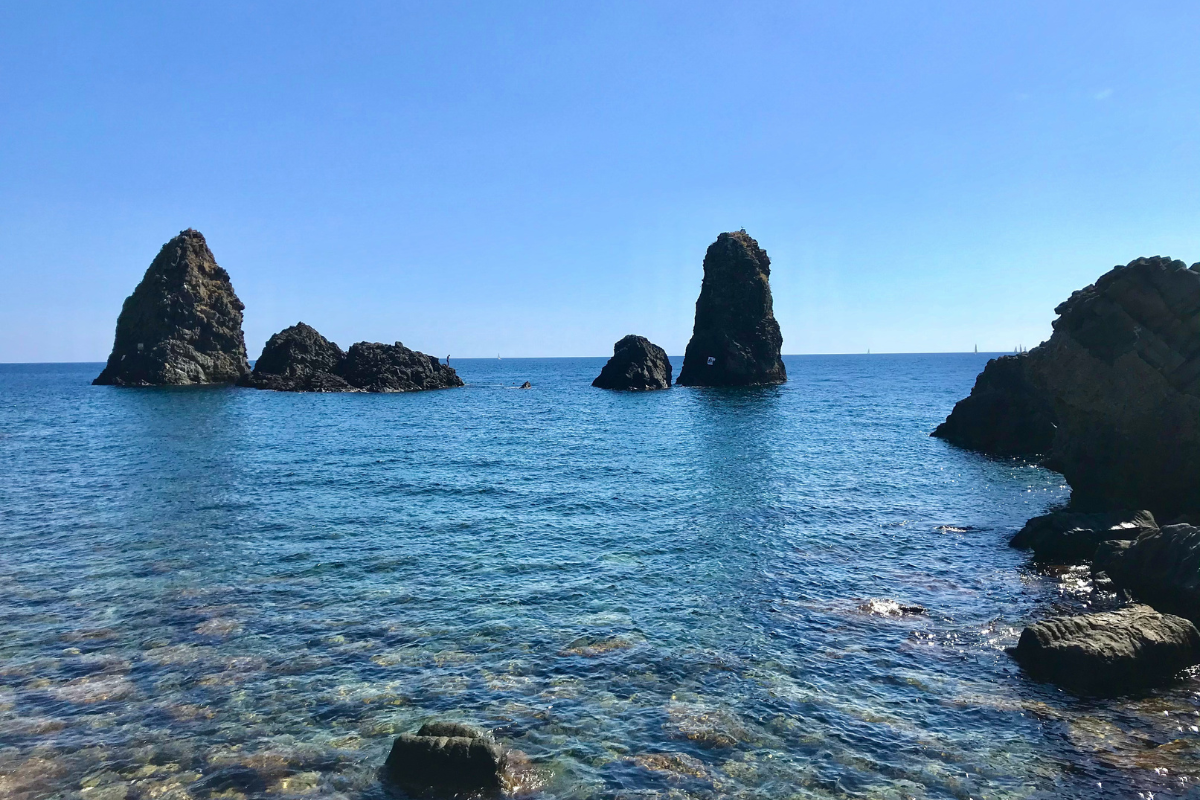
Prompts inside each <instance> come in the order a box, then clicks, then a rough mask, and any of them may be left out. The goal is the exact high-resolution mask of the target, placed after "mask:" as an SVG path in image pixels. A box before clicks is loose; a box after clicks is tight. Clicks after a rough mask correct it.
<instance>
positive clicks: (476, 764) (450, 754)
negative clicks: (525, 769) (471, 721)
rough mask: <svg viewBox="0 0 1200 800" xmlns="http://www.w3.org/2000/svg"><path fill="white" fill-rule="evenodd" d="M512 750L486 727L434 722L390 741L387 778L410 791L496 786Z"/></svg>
mask: <svg viewBox="0 0 1200 800" xmlns="http://www.w3.org/2000/svg"><path fill="white" fill-rule="evenodd" d="M507 763H508V754H507V752H506V751H505V749H504V748H503V747H501V746H500V745H499V744H497V743H496V741H495V740H494V739H493V738H492V737H491V735H490V734H488V733H487V732H486V731H483V730H480V729H479V728H475V727H473V726H470V725H463V724H461V723H447V722H434V723H427V724H425V725H423V726H421V729H420V730H419V731H417V733H416V734H415V735H414V734H410V733H405V734H401V735H400V736H398V737H396V739H395V741H394V742H392V750H391V752H390V753H389V754H388V757H387V762H386V763H385V764H384V768H383V769H384V776H385V777H386V779H387V780H388V781H389V782H391V783H393V784H395V785H397V786H400V787H403V788H407V789H410V790H417V791H420V790H428V789H444V790H459V791H498V790H499V789H501V788H502V786H503V782H504V773H505V769H506V767H507Z"/></svg>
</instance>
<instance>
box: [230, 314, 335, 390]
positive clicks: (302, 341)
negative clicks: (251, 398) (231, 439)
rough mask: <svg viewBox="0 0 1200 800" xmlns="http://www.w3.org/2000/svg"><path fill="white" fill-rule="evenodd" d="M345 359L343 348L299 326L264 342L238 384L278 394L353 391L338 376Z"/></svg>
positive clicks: (281, 332) (301, 325)
mask: <svg viewBox="0 0 1200 800" xmlns="http://www.w3.org/2000/svg"><path fill="white" fill-rule="evenodd" d="M345 358H346V354H345V353H343V352H342V348H340V347H338V346H337V345H336V344H334V343H333V342H331V341H329V340H328V339H326V338H325V337H324V336H322V335H321V334H319V333H317V331H316V329H314V328H313V327H311V326H309V325H305V324H304V323H303V322H298V323H296V324H295V325H293V326H292V327H290V328H284V329H283V330H282V331H280V332H279V333H277V334H275V335H274V336H272V337H271V338H270V339H268V340H267V345H266V347H264V348H263V351H262V355H261V356H259V357H258V360H257V361H255V362H254V371H253V372H251V373H250V374H249V375H247V376H246V377H245V378H243V379H242V380H241V384H242V385H243V386H250V387H253V388H255V389H274V390H275V391H278V392H346V391H355V389H354V387H353V386H351V385H350V384H349V383H347V382H346V379H345V378H343V377H342V376H341V375H339V374H338V370H340V369H341V365H342V362H343V361H344V360H345Z"/></svg>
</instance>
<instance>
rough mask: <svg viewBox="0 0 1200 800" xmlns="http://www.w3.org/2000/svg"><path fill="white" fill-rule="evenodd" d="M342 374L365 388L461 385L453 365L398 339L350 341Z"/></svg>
mask: <svg viewBox="0 0 1200 800" xmlns="http://www.w3.org/2000/svg"><path fill="white" fill-rule="evenodd" d="M341 375H342V377H344V378H345V379H346V381H347V382H348V383H349V384H350V385H351V386H356V387H358V388H360V389H362V390H363V391H366V392H419V391H422V390H424V389H448V388H450V387H452V386H462V385H463V382H462V379H461V378H459V377H458V373H457V372H455V371H454V370H453V368H451V367H448V366H446V365H445V364H443V363H441V362H440V361H438V360H437V358H435V357H434V356H427V355H425V354H424V353H418V352H417V351H416V350H409V349H408V348H407V347H405V346H404V345H402V344H401V343H400V342H396V343H395V344H379V343H377V342H376V343H372V342H359V343H358V344H352V345H350V349H349V350H348V351H347V352H346V360H345V361H344V362H343V363H342V369H341Z"/></svg>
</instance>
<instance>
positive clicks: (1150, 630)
mask: <svg viewBox="0 0 1200 800" xmlns="http://www.w3.org/2000/svg"><path fill="white" fill-rule="evenodd" d="M1013 656H1014V657H1015V658H1016V659H1017V661H1018V662H1019V663H1020V664H1021V666H1022V667H1023V668H1025V669H1026V670H1027V671H1028V672H1029V673H1030V675H1032V676H1033V677H1035V678H1038V679H1042V680H1049V681H1052V682H1054V683H1059V684H1062V685H1064V686H1068V687H1070V688H1072V689H1076V690H1079V691H1083V692H1091V693H1102V694H1107V693H1112V692H1120V691H1124V690H1127V689H1132V688H1136V687H1139V686H1144V685H1147V684H1153V683H1158V682H1161V681H1164V680H1166V679H1169V678H1170V677H1172V676H1173V675H1175V674H1176V673H1178V672H1179V671H1181V670H1183V669H1186V668H1188V667H1190V666H1192V665H1194V664H1197V663H1200V632H1197V630H1196V626H1195V625H1193V624H1192V623H1191V622H1189V621H1188V620H1186V619H1184V618H1182V617H1176V616H1172V615H1169V614H1160V613H1159V612H1157V611H1155V610H1154V609H1152V608H1150V607H1149V606H1145V605H1135V606H1128V607H1126V608H1122V609H1120V610H1118V611H1107V612H1103V613H1100V614H1084V615H1081V616H1076V617H1053V618H1051V619H1048V620H1044V621H1042V622H1038V623H1035V624H1033V625H1030V626H1029V627H1028V628H1026V629H1025V630H1024V631H1023V632H1022V633H1021V639H1020V641H1019V642H1018V643H1017V646H1016V648H1015V649H1014V650H1013Z"/></svg>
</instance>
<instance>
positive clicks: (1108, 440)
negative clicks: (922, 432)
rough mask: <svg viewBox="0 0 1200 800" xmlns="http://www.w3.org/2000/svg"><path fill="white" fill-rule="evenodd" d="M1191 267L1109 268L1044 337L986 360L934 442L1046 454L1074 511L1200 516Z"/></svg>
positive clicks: (1156, 262)
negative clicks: (1012, 354) (1066, 487)
mask: <svg viewBox="0 0 1200 800" xmlns="http://www.w3.org/2000/svg"><path fill="white" fill-rule="evenodd" d="M1198 270H1200V265H1194V266H1192V267H1191V268H1190V269H1189V268H1188V267H1187V266H1186V265H1185V264H1184V263H1183V262H1182V261H1173V260H1171V259H1169V258H1162V257H1154V258H1139V259H1137V260H1136V261H1132V262H1130V263H1129V264H1128V265H1127V266H1123V267H1120V266H1119V267H1115V268H1114V269H1113V270H1111V271H1110V272H1108V273H1106V274H1105V275H1103V276H1102V277H1101V278H1100V279H1099V280H1097V281H1096V283H1095V284H1094V285H1092V286H1088V287H1087V288H1085V289H1083V290H1081V291H1078V292H1075V293H1074V294H1072V295H1071V297H1070V298H1069V299H1068V300H1067V301H1066V302H1064V303H1062V304H1061V305H1059V306H1058V308H1057V309H1055V310H1056V312H1057V313H1058V314H1059V318H1058V319H1057V320H1055V322H1054V334H1053V335H1052V336H1051V337H1050V339H1049V340H1048V341H1046V342H1044V343H1043V344H1041V345H1039V346H1038V347H1035V348H1034V349H1033V350H1030V351H1029V352H1028V353H1025V354H1022V355H1020V356H1016V357H1006V358H1004V359H998V360H997V361H993V362H990V363H989V365H988V367H987V369H985V370H984V374H983V375H981V376H980V378H979V380H978V381H977V382H976V386H975V390H974V391H972V394H971V397H969V398H967V399H966V400H964V401H962V402H961V403H959V404H958V405H957V406H956V407H955V409H954V412H953V413H952V414H951V415H950V417H949V418H948V419H947V420H946V422H945V423H944V424H943V425H942V426H940V427H939V428H938V430H937V431H935V433H934V435H936V436H941V437H943V438H946V439H947V440H949V441H951V442H955V443H957V444H961V445H963V446H966V447H972V448H977V449H981V450H984V451H985V452H993V453H998V454H1015V453H1027V454H1039V453H1045V454H1046V455H1047V456H1048V458H1047V461H1046V463H1047V465H1048V466H1051V467H1052V468H1054V469H1057V470H1059V471H1061V472H1062V473H1063V475H1064V477H1066V479H1067V481H1068V482H1069V483H1070V484H1071V488H1072V490H1073V497H1072V505H1074V506H1076V507H1078V508H1094V509H1104V508H1150V509H1153V510H1154V511H1155V513H1157V514H1160V515H1166V516H1170V515H1173V514H1175V513H1178V512H1184V511H1195V510H1200V271H1198ZM989 373H991V374H989ZM1047 409H1048V410H1049V411H1048V412H1047ZM1047 413H1048V418H1047ZM1047 419H1048V420H1049V422H1050V423H1051V424H1052V425H1053V426H1054V432H1053V436H1051V437H1050V443H1049V446H1048V447H1047V446H1046V438H1047V430H1048V426H1047ZM1010 432H1011V433H1010Z"/></svg>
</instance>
